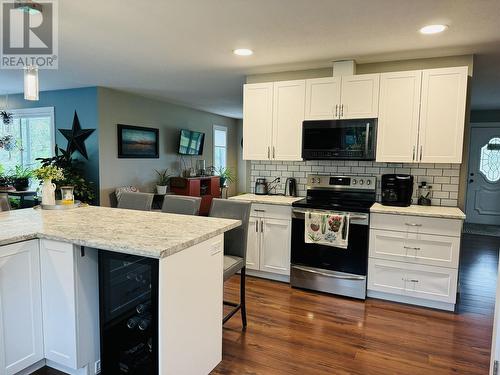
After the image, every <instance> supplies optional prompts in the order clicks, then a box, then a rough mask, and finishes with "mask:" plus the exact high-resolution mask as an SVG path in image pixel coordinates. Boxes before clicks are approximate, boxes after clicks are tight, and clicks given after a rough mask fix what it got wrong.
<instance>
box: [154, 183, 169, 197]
mask: <svg viewBox="0 0 500 375" xmlns="http://www.w3.org/2000/svg"><path fill="white" fill-rule="evenodd" d="M156 192H157V193H158V194H160V195H165V194H167V185H156Z"/></svg>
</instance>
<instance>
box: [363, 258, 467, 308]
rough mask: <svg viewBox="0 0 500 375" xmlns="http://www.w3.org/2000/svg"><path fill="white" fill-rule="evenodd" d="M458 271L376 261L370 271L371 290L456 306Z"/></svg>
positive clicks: (373, 261) (371, 265)
mask: <svg viewBox="0 0 500 375" xmlns="http://www.w3.org/2000/svg"><path fill="white" fill-rule="evenodd" d="M457 274H458V271H457V270H456V269H451V268H444V267H434V266H422V265H416V264H410V263H401V262H393V261H388V260H381V259H374V260H372V261H371V262H370V264H369V267H368V289H369V290H373V291H379V292H385V293H393V294H397V295H404V296H409V297H416V298H422V299H427V300H433V301H439V302H444V303H455V299H456V293H457Z"/></svg>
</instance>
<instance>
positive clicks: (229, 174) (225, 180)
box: [217, 167, 236, 187]
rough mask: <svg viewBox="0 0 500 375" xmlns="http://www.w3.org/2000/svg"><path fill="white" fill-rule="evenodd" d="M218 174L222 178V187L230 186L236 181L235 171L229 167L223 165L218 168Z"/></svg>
mask: <svg viewBox="0 0 500 375" xmlns="http://www.w3.org/2000/svg"><path fill="white" fill-rule="evenodd" d="M217 174H218V175H219V178H220V187H228V186H229V185H230V184H232V183H233V182H235V181H236V176H235V175H234V172H233V171H232V170H231V169H229V168H224V167H221V168H219V169H218V170H217Z"/></svg>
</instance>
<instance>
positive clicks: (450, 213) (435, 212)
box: [370, 203, 465, 220]
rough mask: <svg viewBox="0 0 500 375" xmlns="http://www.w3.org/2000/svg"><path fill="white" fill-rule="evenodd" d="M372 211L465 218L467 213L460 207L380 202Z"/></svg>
mask: <svg viewBox="0 0 500 375" xmlns="http://www.w3.org/2000/svg"><path fill="white" fill-rule="evenodd" d="M370 212H371V213H379V214H393V215H412V216H426V217H438V218H444V219H460V220H465V214H464V213H463V212H462V210H460V209H459V208H458V207H443V206H417V205H411V206H409V207H395V206H383V205H381V204H380V203H375V204H374V205H373V206H372V207H371V208H370Z"/></svg>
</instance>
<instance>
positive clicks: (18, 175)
mask: <svg viewBox="0 0 500 375" xmlns="http://www.w3.org/2000/svg"><path fill="white" fill-rule="evenodd" d="M32 176H33V171H32V170H31V169H29V168H25V167H23V166H22V165H16V166H15V167H14V173H13V174H12V175H11V176H10V181H11V182H12V185H13V186H14V188H15V189H16V190H17V191H26V190H28V188H29V186H30V178H31V177H32Z"/></svg>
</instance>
